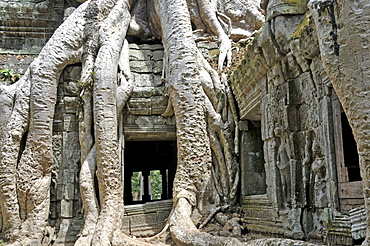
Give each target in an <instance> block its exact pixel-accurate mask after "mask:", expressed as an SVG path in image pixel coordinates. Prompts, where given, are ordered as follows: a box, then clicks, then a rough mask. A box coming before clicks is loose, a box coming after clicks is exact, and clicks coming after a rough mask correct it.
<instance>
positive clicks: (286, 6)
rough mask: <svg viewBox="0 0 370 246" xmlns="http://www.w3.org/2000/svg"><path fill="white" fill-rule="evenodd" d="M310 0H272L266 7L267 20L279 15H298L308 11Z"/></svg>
mask: <svg viewBox="0 0 370 246" xmlns="http://www.w3.org/2000/svg"><path fill="white" fill-rule="evenodd" d="M307 3H308V0H302V1H292V0H270V1H269V2H268V5H267V8H266V21H269V20H271V19H272V18H274V17H276V16H279V15H297V14H304V13H306V12H307V10H308V8H307Z"/></svg>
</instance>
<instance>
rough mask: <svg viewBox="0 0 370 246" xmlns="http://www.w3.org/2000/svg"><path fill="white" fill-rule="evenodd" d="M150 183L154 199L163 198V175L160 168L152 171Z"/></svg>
mask: <svg viewBox="0 0 370 246" xmlns="http://www.w3.org/2000/svg"><path fill="white" fill-rule="evenodd" d="M150 185H151V186H152V200H159V199H161V195H162V175H161V172H160V171H159V170H154V171H150Z"/></svg>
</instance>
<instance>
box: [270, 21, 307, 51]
mask: <svg viewBox="0 0 370 246" xmlns="http://www.w3.org/2000/svg"><path fill="white" fill-rule="evenodd" d="M303 18H304V15H303V14H301V15H283V16H277V17H275V18H274V19H272V20H271V30H272V33H273V35H274V40H275V42H276V45H277V46H278V47H279V50H280V52H281V53H282V54H284V55H286V54H287V53H289V52H290V42H291V36H292V34H293V33H294V32H295V31H296V29H297V26H298V25H299V24H300V23H301V22H302V19H303Z"/></svg>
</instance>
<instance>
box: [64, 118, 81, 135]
mask: <svg viewBox="0 0 370 246" xmlns="http://www.w3.org/2000/svg"><path fill="white" fill-rule="evenodd" d="M76 118H77V116H76V115H75V114H65V115H64V121H63V131H65V132H77V131H78V121H77V119H76Z"/></svg>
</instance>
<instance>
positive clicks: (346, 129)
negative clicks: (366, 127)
mask: <svg viewBox="0 0 370 246" xmlns="http://www.w3.org/2000/svg"><path fill="white" fill-rule="evenodd" d="M341 120H342V137H343V152H344V153H343V155H344V164H345V166H346V168H347V172H348V181H349V182H352V181H361V180H362V178H361V174H360V162H359V157H358V152H357V144H356V141H355V137H354V136H353V133H352V128H351V126H350V125H349V122H348V119H347V116H346V114H345V113H344V112H342V113H341Z"/></svg>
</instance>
